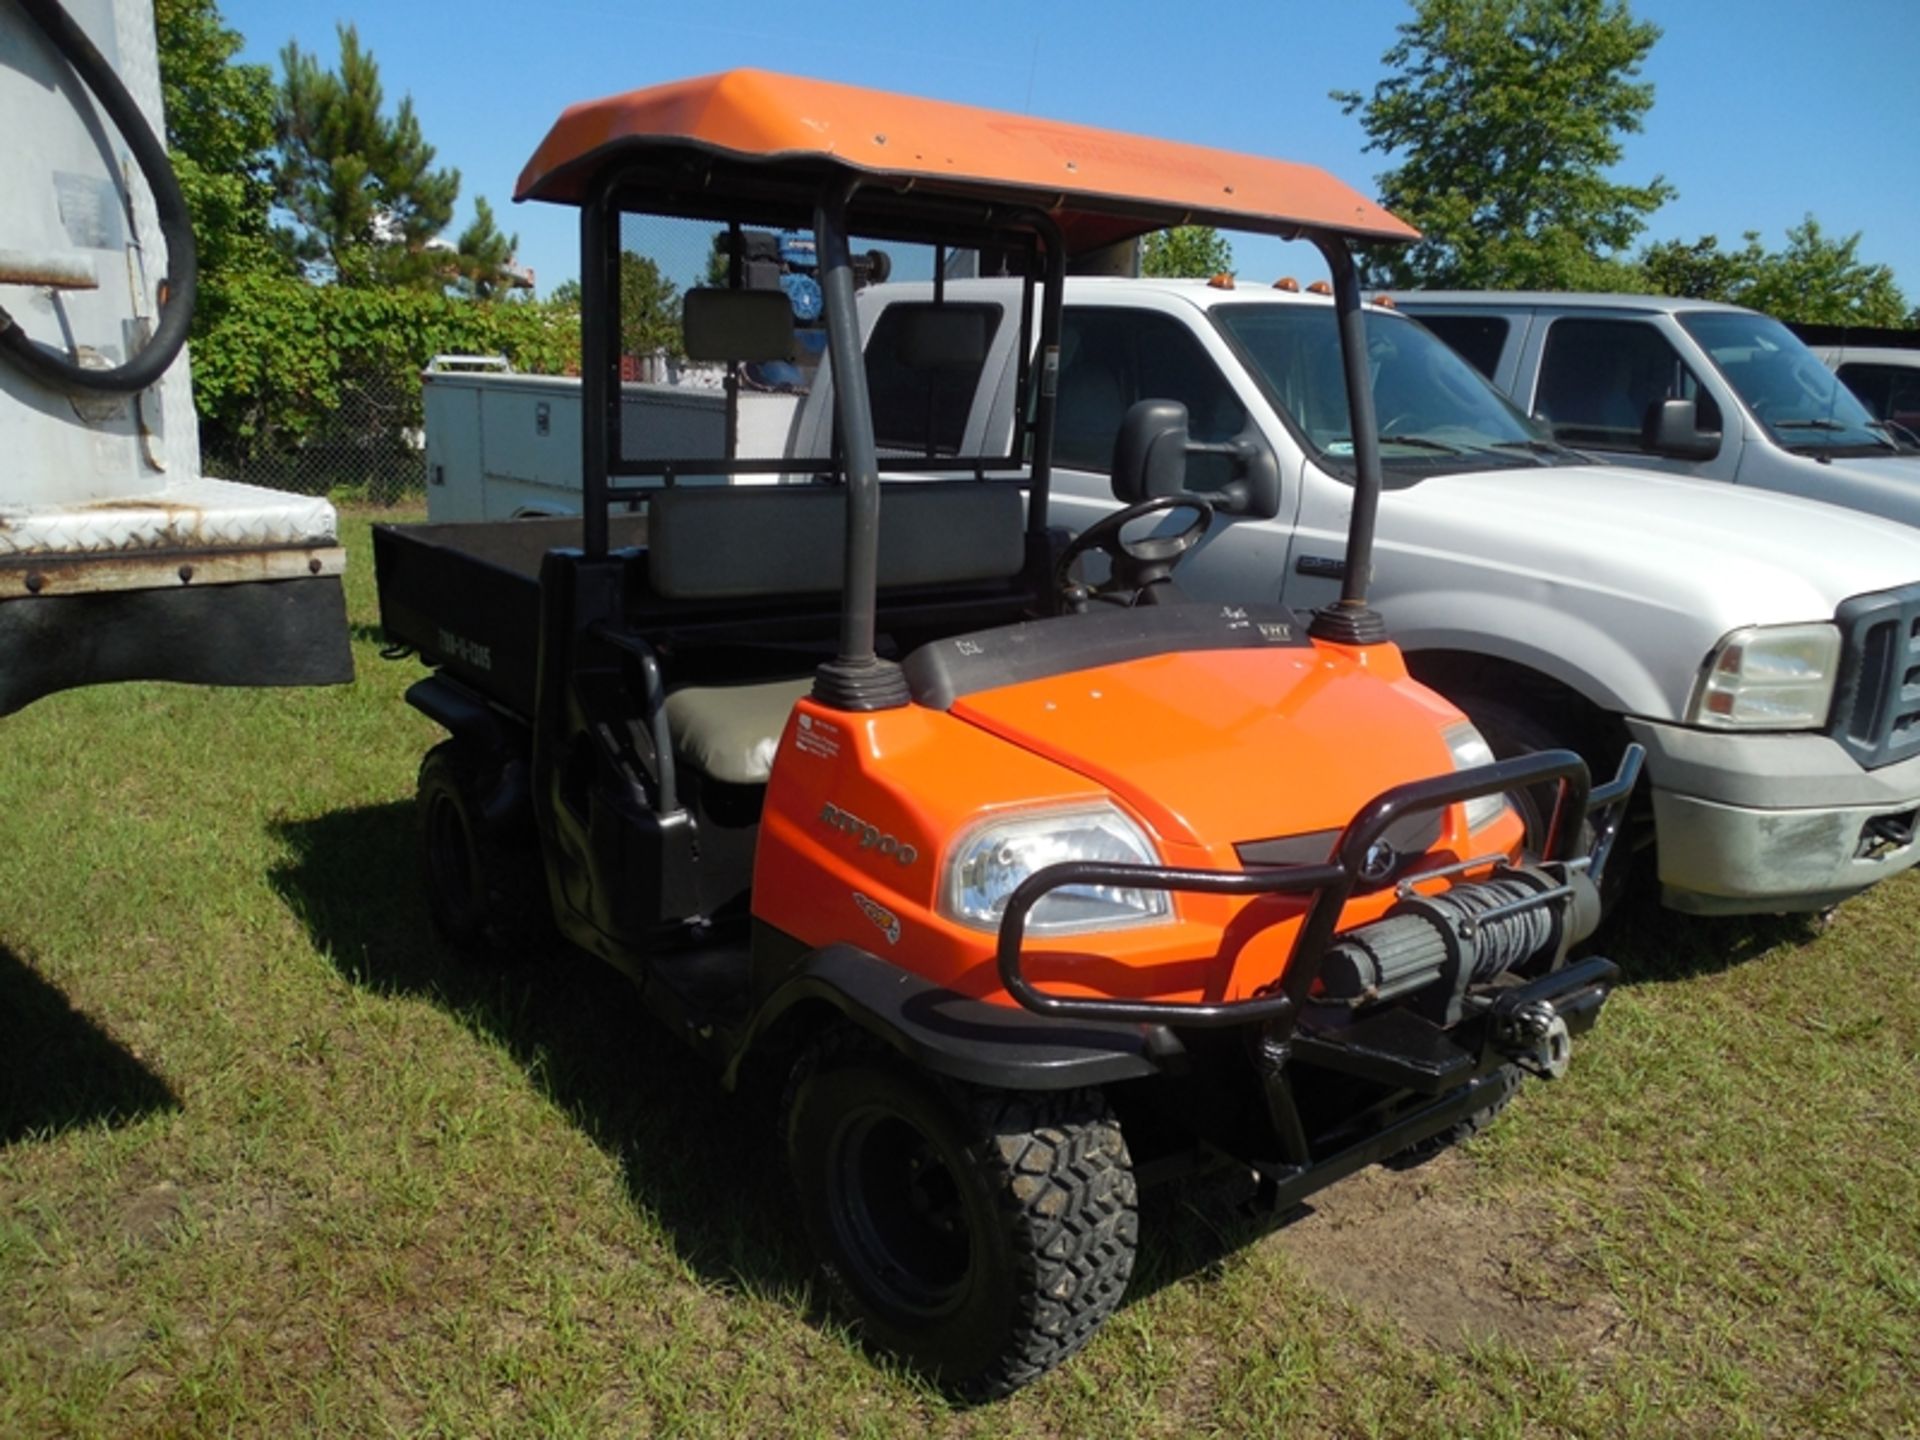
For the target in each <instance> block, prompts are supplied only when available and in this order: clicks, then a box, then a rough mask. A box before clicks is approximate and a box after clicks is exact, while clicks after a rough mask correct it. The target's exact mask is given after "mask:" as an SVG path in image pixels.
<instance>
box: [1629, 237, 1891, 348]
mask: <svg viewBox="0 0 1920 1440" xmlns="http://www.w3.org/2000/svg"><path fill="white" fill-rule="evenodd" d="M1744 238H1745V241H1746V243H1745V244H1744V245H1743V246H1742V247H1741V248H1740V249H1738V250H1722V249H1721V248H1720V241H1719V238H1718V237H1717V236H1713V235H1703V236H1701V237H1700V239H1698V240H1696V241H1694V242H1692V243H1691V244H1688V243H1687V242H1685V241H1682V240H1666V241H1662V242H1661V243H1659V244H1657V245H1650V246H1648V247H1647V249H1646V250H1645V251H1644V252H1643V253H1642V254H1641V256H1640V270H1641V275H1642V279H1643V282H1644V286H1645V288H1646V289H1649V290H1651V291H1653V292H1654V293H1655V294H1659V295H1682V296H1686V297H1688V298H1689V299H1695V300H1724V301H1727V302H1728V303H1730V304H1735V305H1745V306H1747V307H1748V308H1749V309H1752V310H1759V311H1761V312H1763V313H1765V314H1768V315H1772V316H1774V317H1776V318H1777V319H1781V320H1789V321H1794V322H1797V323H1802V324H1815V325H1820V324H1825V325H1899V324H1901V323H1902V322H1903V318H1904V317H1905V315H1906V312H1907V300H1906V297H1905V296H1904V295H1902V294H1901V293H1900V287H1899V286H1898V285H1897V284H1896V283H1895V282H1894V278H1893V271H1892V269H1891V268H1889V267H1888V266H1885V265H1874V264H1870V263H1868V262H1866V261H1863V260H1861V259H1860V234H1859V232H1858V231H1856V232H1855V233H1854V234H1852V235H1849V236H1847V237H1846V238H1845V239H1832V238H1829V237H1828V236H1827V235H1826V234H1824V233H1823V232H1822V231H1821V229H1820V222H1819V221H1818V220H1816V219H1814V218H1813V216H1811V215H1809V216H1807V217H1806V219H1804V220H1802V221H1801V222H1800V223H1799V224H1798V225H1796V226H1794V227H1793V228H1792V229H1791V230H1789V231H1787V244H1786V248H1785V249H1783V250H1777V251H1769V250H1767V249H1766V247H1765V246H1763V245H1762V244H1761V243H1760V232H1759V231H1757V230H1749V231H1748V232H1747V233H1746V235H1745V237H1744Z"/></svg>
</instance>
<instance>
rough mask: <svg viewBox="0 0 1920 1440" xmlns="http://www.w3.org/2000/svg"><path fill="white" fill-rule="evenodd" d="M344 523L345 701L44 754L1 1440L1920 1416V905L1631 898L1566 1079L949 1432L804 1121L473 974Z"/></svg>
mask: <svg viewBox="0 0 1920 1440" xmlns="http://www.w3.org/2000/svg"><path fill="white" fill-rule="evenodd" d="M349 530H350V537H351V543H352V548H353V570H352V572H351V576H350V592H351V605H352V610H353V618H354V620H355V621H356V623H357V624H358V625H359V626H360V627H361V628H360V629H359V630H358V632H357V633H358V635H359V637H360V638H359V639H358V640H357V641H356V651H357V658H358V661H359V667H360V678H359V680H358V682H357V683H356V684H354V685H353V686H351V687H346V688H340V689H335V690H327V691H307V692H299V691H289V692H238V691H235V692H217V691H203V690H195V689H187V688H179V687H164V686H122V687H114V688H108V689H101V690H97V691H92V692H77V693H73V694H66V695H58V696H54V697H52V698H50V699H48V700H45V701H43V702H41V703H39V704H37V705H35V706H33V707H31V708H30V709H28V710H27V711H25V712H23V713H22V714H19V715H16V716H13V717H11V718H9V719H7V720H5V721H4V722H0V742H3V743H0V787H4V794H5V796H6V801H7V803H6V807H5V813H6V815H7V817H8V821H9V824H8V841H9V843H8V844H7V846H6V848H5V851H4V852H3V853H0V1435H6V1436H14V1435H20V1436H37V1435H43V1434H76V1435H99V1436H124V1435H131V1434H154V1435H206V1434H242V1435H256V1434H273V1435H280V1436H284V1435H306V1434H340V1435H355V1436H362V1435H380V1434H388V1433H392V1434H409V1435H412V1434H428V1435H437V1434H444V1435H449V1436H456V1435H457V1436H465V1435H483V1434H484V1435H528V1436H567V1435H582V1436H592V1435H610V1434H620V1435H638V1434H648V1433H656V1434H674V1435H678V1434H712V1435H738V1434H764V1433H793V1434H802V1435H815V1434H817V1435H832V1436H859V1435H892V1434H898V1433H902V1432H918V1431H926V1432H931V1433H938V1434H963V1435H976V1434H977V1435H1003V1434H1004V1435H1019V1436H1022V1437H1027V1436H1042V1435H1071V1436H1079V1435H1132V1434H1146V1435H1193V1434H1200V1435H1214V1434H1218V1435H1247V1434H1259V1435H1289V1434H1297V1435H1329V1434H1338V1435H1434V1436H1441V1435H1460V1434H1473V1435H1492V1436H1500V1435H1511V1436H1528V1437H1532V1436H1543V1435H1559V1434H1567V1435H1591V1436H1613V1435H1619V1434H1627V1433H1631V1434H1649V1435H1688V1436H1694V1435H1722V1434H1726V1435H1747V1434H1751V1435H1780V1436H1802V1435H1812V1434H1826V1435H1846V1436H1853V1435H1865V1434H1885V1435H1902V1434H1906V1435H1910V1434H1913V1433H1915V1432H1916V1431H1920V1180H1917V1179H1916V1175H1915V1166H1914V1156H1915V1154H1916V1152H1917V1151H1920V1093H1917V1092H1920V976H1917V975H1916V962H1917V961H1920V953H1916V952H1917V951H1920V945H1917V944H1916V941H1915V936H1914V919H1915V916H1916V914H1920V884H1917V883H1916V882H1915V881H1912V880H1901V881H1897V882H1894V883H1891V884H1889V885H1886V886H1884V887H1882V888H1881V889H1879V890H1878V891H1876V892H1874V893H1872V894H1870V895H1868V896H1866V897H1864V898H1862V899H1860V900H1856V901H1854V902H1852V903H1850V904H1848V905H1847V906H1845V907H1843V908H1842V909H1841V911H1840V912H1839V914H1838V916H1837V918H1836V919H1835V921H1834V923H1833V924H1832V925H1831V927H1830V928H1828V929H1827V930H1826V931H1825V932H1824V933H1818V934H1816V933H1814V932H1813V931H1812V930H1810V929H1808V928H1807V927H1805V926H1802V925H1798V924H1795V923H1789V922H1760V923H1745V922H1718V923H1704V922H1699V923H1696V922H1689V921H1685V920H1682V919H1679V918H1677V917H1673V916H1668V915H1664V914H1661V913H1659V912H1657V911H1654V910H1652V909H1650V908H1646V907H1641V908H1637V909H1636V910H1634V911H1633V913H1631V914H1630V915H1629V916H1628V917H1627V920H1626V923H1625V925H1624V926H1623V928H1622V930H1621V932H1620V933H1619V934H1618V935H1617V936H1616V937H1615V944H1614V947H1613V949H1614V953H1615V954H1616V955H1617V956H1618V957H1619V958H1620V959H1621V960H1622V961H1623V963H1624V964H1625V965H1626V966H1627V968H1628V969H1629V971H1630V972H1631V973H1632V976H1633V982H1634V983H1632V984H1630V985H1629V986H1628V987H1626V988H1624V989H1623V990H1622V991H1621V992H1620V993H1619V994H1618V995H1617V996H1616V998H1615V999H1614V1001H1613V1002H1612V1004H1611V1005H1610V1006H1609V1009H1608V1011H1607V1014H1606V1017H1605V1019H1604V1022H1603V1026H1602V1029H1601V1030H1600V1031H1598V1032H1596V1034H1595V1035H1594V1036H1593V1037H1592V1039H1591V1040H1590V1041H1589V1042H1588V1043H1587V1044H1585V1045H1584V1047H1583V1048H1582V1049H1581V1050H1580V1051H1579V1053H1578V1055H1577V1057H1576V1060H1575V1065H1574V1069H1573V1072H1572V1074H1571V1076H1570V1077H1569V1078H1568V1080H1567V1081H1565V1082H1564V1083H1562V1084H1560V1085H1557V1086H1552V1087H1548V1086H1533V1087H1530V1088H1529V1089H1528V1090H1527V1092H1526V1093H1525V1094H1524V1095H1523V1096H1522V1098H1521V1100H1520V1101H1519V1102H1518V1103H1517V1104H1516V1105H1515V1106H1514V1108H1513V1109H1512V1110H1511V1111H1510V1112H1509V1114H1508V1116H1507V1117H1506V1118H1505V1119H1503V1120H1502V1122H1501V1123H1500V1124H1499V1125H1498V1126H1496V1127H1495V1128H1494V1130H1493V1131H1492V1132H1491V1133H1490V1134H1489V1135H1487V1136H1486V1137H1485V1138H1484V1139H1482V1140H1480V1141H1478V1142H1476V1143H1475V1144H1474V1145H1473V1146H1471V1147H1469V1148H1468V1149H1467V1150H1465V1151H1464V1152H1462V1153H1460V1154H1458V1155H1455V1156H1449V1157H1446V1158H1444V1159H1442V1160H1441V1161H1438V1162H1436V1163H1435V1164H1434V1165H1431V1166H1429V1167H1426V1168H1425V1169H1424V1170H1421V1171H1416V1172H1413V1173H1412V1174H1410V1175H1407V1176H1401V1177H1384V1176H1382V1175H1381V1174H1380V1173H1379V1172H1375V1174H1374V1175H1373V1176H1371V1177H1363V1178H1362V1179H1361V1180H1359V1181H1356V1182H1349V1184H1348V1185H1347V1186H1343V1187H1340V1189H1338V1190H1336V1191H1335V1192H1333V1193H1332V1194H1330V1195H1329V1196H1328V1197H1326V1199H1325V1200H1324V1202H1323V1203H1322V1205H1321V1213H1320V1214H1318V1215H1314V1216H1311V1217H1309V1218H1307V1219H1305V1220H1303V1221H1301V1222H1300V1223H1299V1224H1296V1225H1294V1226H1292V1227H1290V1228H1288V1229H1287V1230H1285V1231H1283V1232H1281V1233H1279V1234H1270V1235H1264V1236H1263V1235H1257V1234H1250V1233H1248V1232H1246V1231H1245V1229H1244V1228H1242V1227H1239V1226H1237V1225H1236V1224H1235V1223H1234V1222H1233V1221H1232V1220H1231V1218H1223V1216H1224V1213H1225V1212H1224V1211H1223V1209H1222V1207H1221V1206H1220V1205H1218V1204H1216V1203H1215V1200H1214V1197H1210V1196H1208V1195H1207V1194H1204V1193H1201V1194H1188V1193H1182V1194H1178V1195H1174V1196H1170V1197H1161V1198H1160V1199H1159V1200H1158V1201H1157V1202H1156V1203H1155V1205H1154V1207H1153V1210H1152V1213H1151V1215H1150V1217H1149V1218H1150V1221H1151V1229H1150V1232H1149V1239H1148V1242H1147V1248H1146V1250H1145V1253H1144V1255H1143V1260H1142V1267H1141V1275H1140V1279H1139V1283H1138V1284H1137V1285H1136V1288H1135V1294H1134V1296H1133V1297H1132V1298H1131V1299H1130V1301H1129V1303H1128V1305H1127V1306H1126V1308H1125V1309H1123V1310H1122V1312H1121V1313H1120V1314H1119V1315H1118V1316H1117V1317H1116V1318H1115V1320H1114V1321H1113V1322H1112V1323H1111V1324H1110V1325H1109V1326H1108V1327H1107V1329H1106V1331H1105V1332H1104V1333H1103V1334H1102V1336H1101V1337H1100V1338H1099V1339H1097V1340H1096V1341H1095V1343H1094V1344H1093V1345H1092V1346H1091V1347H1090V1348H1089V1349H1088V1350H1087V1351H1086V1352H1085V1353H1084V1354H1083V1355H1082V1356H1081V1357H1079V1358H1078V1359H1077V1360H1076V1361H1074V1362H1073V1363H1071V1364H1070V1365H1069V1366H1067V1367H1066V1368H1065V1369H1063V1370H1062V1371H1060V1372H1058V1373H1056V1374H1054V1375H1052V1376H1050V1377H1048V1378H1047V1379H1046V1380H1045V1381H1043V1382H1042V1383H1040V1384H1039V1385H1037V1386H1035V1387H1033V1388H1032V1389H1031V1390H1029V1391H1026V1392H1024V1393H1022V1394H1020V1395H1018V1396H1016V1397H1015V1398H1013V1399H1012V1400H1010V1401H1008V1402H1005V1403H1003V1404H1000V1405H997V1406H991V1407H986V1408H982V1409H977V1410H962V1409H956V1408H952V1407H949V1406H948V1405H947V1404H946V1403H945V1402H943V1401H942V1400H940V1399H939V1398H938V1397H936V1396H935V1395H933V1394H932V1393H930V1392H929V1391H928V1390H927V1389H926V1388H925V1387H924V1386H922V1385H920V1384H919V1383H917V1382H916V1381H914V1380H912V1379H911V1378H909V1377H906V1376H903V1375H901V1374H898V1373H896V1372H893V1371H890V1370H888V1369H887V1368H885V1367H883V1366H880V1365H877V1364H876V1363H875V1362H873V1361H872V1360H870V1359H869V1358H868V1357H867V1356H865V1355H864V1354H863V1353H862V1352H861V1351H860V1350H859V1348H858V1347H857V1346H856V1345H854V1344H853V1343H852V1342H851V1341H850V1340H849V1339H848V1337H847V1336H846V1335H845V1334H844V1333H843V1332H842V1331H841V1330H840V1329H839V1328H837V1327H836V1326H835V1325H834V1324H833V1323H832V1322H831V1321H830V1320H827V1319H823V1318H822V1317H820V1316H819V1315H818V1314H817V1313H816V1311H815V1308H814V1306H813V1304H812V1302H811V1298H810V1296H809V1293H808V1288H807V1262H806V1257H805V1254H804V1252H803V1250H802V1247H801V1245H800V1243H799V1241H798V1239H797V1238H796V1236H795V1234H794V1231H793V1226H792V1224H791V1220H790V1212H791V1207H790V1205H789V1204H788V1203H787V1202H786V1201H785V1200H784V1199H783V1196H782V1185H783V1170H782V1165H781V1163H780V1157H779V1154H778V1147H777V1145H776V1144H775V1143H774V1141H773V1138H772V1136H771V1133H770V1127H769V1124H768V1118H769V1117H768V1115H767V1112H766V1109H765V1107H764V1105H763V1104H762V1103H761V1101H760V1099H759V1098H757V1097H756V1098H746V1097H743V1098H739V1099H734V1098H729V1097H727V1096H724V1095H722V1094H721V1093H720V1092H719V1090H718V1087H717V1086H716V1084H715V1083H714V1081H713V1079H712V1077H711V1075H710V1074H708V1073H707V1072H706V1071H704V1070H703V1069H702V1068H701V1067H700V1066H699V1065H698V1064H697V1063H696V1062H695V1061H693V1060H692V1059H691V1058H690V1056H689V1055H688V1054H687V1053H685V1052H684V1051H683V1050H681V1049H680V1047H679V1046H678V1044H677V1042H676V1041H674V1040H673V1039H672V1038H671V1037H670V1036H668V1035H667V1034H665V1033H664V1032H663V1031H661V1030H659V1029H657V1028H656V1027H654V1026H653V1025H652V1024H651V1023H650V1022H649V1021H648V1019H647V1018H646V1015H645V1013H644V1011H643V1009H642V1007H641V1006H640V1005H639V1004H638V1002H637V1000H636V999H635V997H634V996H633V994H632V993H631V992H630V991H629V990H628V989H627V988H626V987H625V986H624V984H623V982H621V981H620V980H618V979H617V978H616V977H615V976H614V975H612V973H611V972H607V971H603V970H602V969H600V968H598V967H596V966H594V965H592V964H591V963H589V962H586V961H570V960H557V961H554V962H552V963H551V964H549V965H546V966H544V967H539V968H534V967H528V968H525V969H522V970H519V971H512V970H509V971H504V972H501V971H494V972H488V971H484V970H475V969H471V968H467V967H463V966H461V965H460V964H458V963H456V962H454V961H453V960H451V959H450V958H449V957H447V956H445V955H444V954H443V953H442V952H441V951H440V950H439V949H438V948H437V947H436V945H435V944H434V943H433V941H432V939H431V938H430V936H429V933H428V928H427V923H426V916H425V913H424V908H423V905H422V902H421V897H420V893H419V889H418V885H417V883H416V880H415V877H414V873H413V858H412V813H411V807H410V796H411V793H412V787H413V775H414V769H415V767H416V766H417V764H418V762H419V758H420V756H421V754H422V753H423V752H424V751H425V750H426V748H427V747H428V746H429V745H430V744H431V743H433V741H434V739H435V738H436V732H435V730H434V727H432V726H431V725H430V724H429V723H428V722H426V721H425V720H423V719H421V718H420V717H419V716H417V715H415V714H413V713H412V712H411V711H410V710H408V709H407V708H406V707H405V706H404V705H403V704H402V703H401V700H400V696H401V692H402V690H403V689H404V688H405V687H406V685H407V684H408V683H409V682H410V681H411V680H412V679H413V678H414V677H415V676H416V675H417V674H418V673H419V670H418V667H417V666H416V665H414V664H412V663H411V662H407V663H391V662H386V661H382V660H381V659H379V658H378V655H377V653H376V652H377V635H376V633H375V631H374V630H373V628H372V627H373V616H374V609H373V599H372V585H371V565H370V562H369V558H368V551H367V521H366V519H365V518H364V517H361V518H358V519H356V520H355V521H354V522H353V523H352V524H351V525H350V527H349ZM1329 1257H1332V1258H1331V1259H1330V1258H1329ZM1435 1317H1438V1318H1437V1319H1435ZM1430 1321H1431V1322H1433V1323H1429V1322H1430ZM1481 1322H1484V1323H1481Z"/></svg>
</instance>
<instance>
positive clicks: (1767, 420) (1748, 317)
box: [1679, 310, 1899, 455]
mask: <svg viewBox="0 0 1920 1440" xmlns="http://www.w3.org/2000/svg"><path fill="white" fill-rule="evenodd" d="M1679 319H1680V324H1681V325H1682V326H1683V327H1685V329H1686V331H1687V333H1688V334H1690V335H1692V336H1693V338H1694V339H1695V340H1697V341H1698V342H1699V343H1700V348H1701V349H1702V350H1705V351H1706V352H1707V354H1708V356H1710V357H1711V358H1712V360H1713V363H1714V364H1715V365H1716V366H1717V367H1718V368H1719V371H1720V373H1721V375H1723V376H1724V377H1726V381H1727V383H1728V384H1729V385H1731V386H1732V387H1733V388H1734V391H1735V393H1736V394H1738V395H1739V397H1740V398H1741V400H1742V401H1744V402H1745V403H1746V407H1747V409H1749V410H1751V411H1752V412H1753V415H1754V418H1755V419H1756V420H1758V421H1759V422H1760V423H1761V424H1762V425H1764V426H1766V427H1767V430H1768V432H1769V433H1770V434H1771V435H1772V436H1773V438H1774V439H1775V441H1777V442H1778V443H1779V444H1780V445H1782V446H1783V447H1785V448H1786V449H1788V450H1801V451H1810V452H1816V453H1821V454H1830V453H1833V452H1836V451H1841V450H1845V451H1853V452H1858V453H1862V454H1873V455H1880V454H1889V453H1892V452H1894V451H1896V450H1898V448H1899V447H1898V446H1897V445H1895V444H1894V442H1893V441H1892V440H1890V439H1889V438H1887V435H1886V433H1885V431H1884V430H1882V429H1881V428H1880V427H1879V426H1878V425H1876V423H1875V421H1874V418H1873V416H1871V415H1869V414H1868V413H1867V409H1866V407H1865V406H1864V405H1862V404H1861V403H1860V401H1859V400H1858V399H1856V398H1855V396H1854V394H1853V392H1852V391H1851V390H1849V389H1847V387H1846V386H1845V385H1842V384H1841V383H1840V381H1839V378H1838V377H1837V376H1835V375H1834V373H1833V372H1832V371H1831V370H1829V369H1827V367H1826V366H1825V365H1823V364H1821V363H1820V358H1819V357H1818V356H1817V355H1815V354H1814V353H1813V352H1812V351H1811V350H1809V349H1808V348H1807V347H1806V346H1805V345H1803V344H1802V343H1801V342H1800V339H1799V337H1798V336H1796V335H1795V334H1794V333H1793V332H1792V331H1791V330H1789V329H1787V327H1786V326H1784V325H1782V324H1781V323H1780V322H1779V321H1778V320H1775V319H1772V318H1771V317H1769V316H1766V315H1755V314H1752V313H1749V312H1746V311H1739V310H1696V311H1693V312H1691V313H1689V314H1682V315H1681V316H1680V317H1679Z"/></svg>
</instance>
